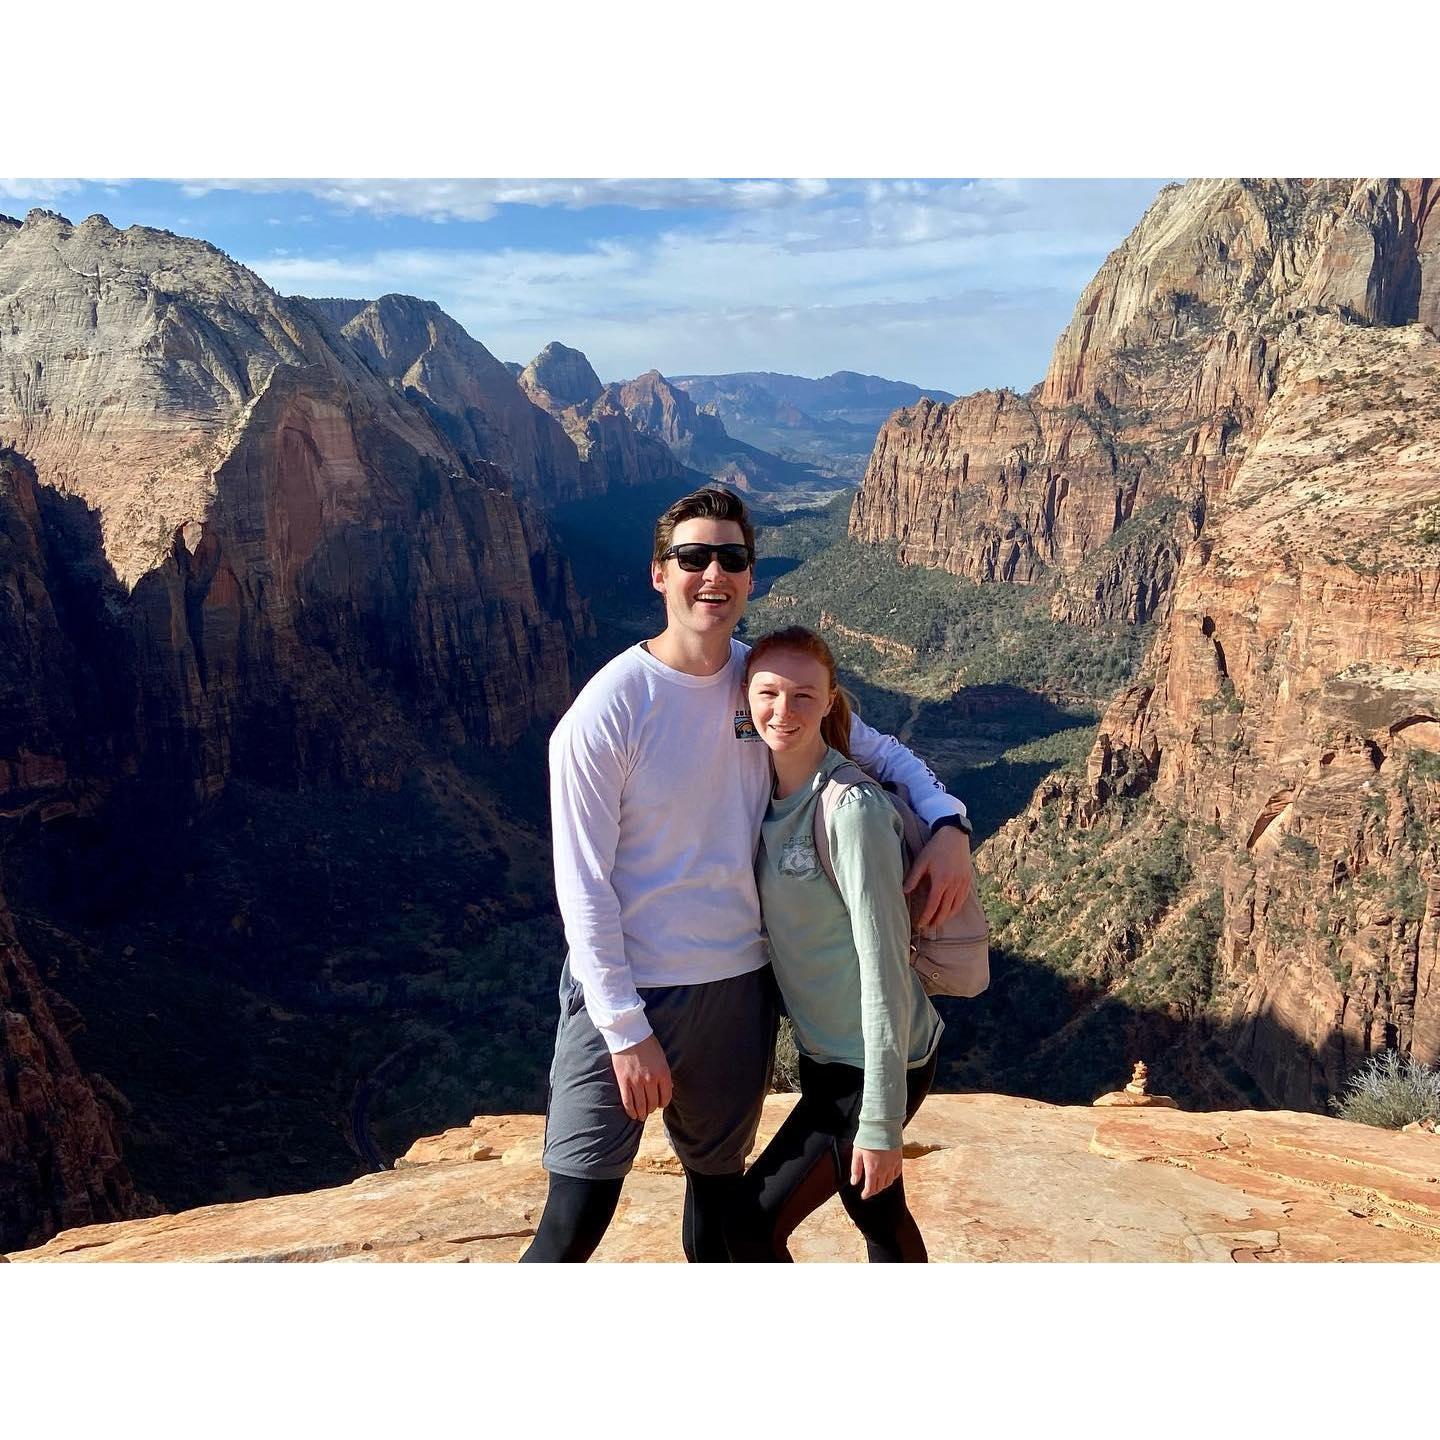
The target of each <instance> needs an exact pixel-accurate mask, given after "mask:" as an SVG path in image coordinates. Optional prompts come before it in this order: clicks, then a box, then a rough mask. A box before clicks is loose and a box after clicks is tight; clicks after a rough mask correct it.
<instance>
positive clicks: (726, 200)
mask: <svg viewBox="0 0 1440 1440" xmlns="http://www.w3.org/2000/svg"><path fill="white" fill-rule="evenodd" d="M183 188H184V190H185V192H186V193H187V194H189V195H195V196H199V195H204V194H207V193H209V192H210V191H212V190H245V191H255V192H260V193H265V194H279V193H283V192H296V193H301V194H306V195H313V196H314V197H315V198H317V199H319V200H323V201H324V202H326V203H327V204H330V205H334V206H337V207H339V208H340V209H343V210H352V211H365V212H367V213H369V214H372V215H376V216H388V215H411V216H418V217H420V218H421V219H426V220H436V221H442V220H472V221H477V220H490V219H493V218H494V216H495V215H496V213H497V212H498V209H499V207H500V206H501V205H539V206H551V205H554V206H561V207H563V208H565V209H567V210H582V209H586V208H588V207H590V206H593V205H621V206H628V207H630V208H632V209H638V210H676V209H701V208H712V209H720V210H756V209H768V208H771V207H778V206H791V205H803V204H807V203H809V202H810V201H813V200H815V199H817V198H819V197H820V196H823V195H825V194H826V193H827V192H828V190H829V189H830V186H829V185H828V183H827V182H826V181H824V180H733V181H731V180H338V179H337V180H303V179H293V180H290V179H287V180H187V181H185V182H184V186H183Z"/></svg>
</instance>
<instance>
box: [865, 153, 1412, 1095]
mask: <svg viewBox="0 0 1440 1440" xmlns="http://www.w3.org/2000/svg"><path fill="white" fill-rule="evenodd" d="M1435 197H1436V187H1435V185H1434V183H1433V182H1428V181H1366V182H1358V183H1357V182H1350V181H1344V182H1341V181H1330V182H1311V183H1302V182H1278V181H1266V182H1222V181H1203V182H1192V183H1191V184H1188V185H1186V186H1184V187H1167V189H1166V190H1165V191H1164V192H1162V194H1161V196H1160V198H1159V199H1158V200H1157V201H1156V203H1155V205H1154V206H1153V207H1152V209H1151V211H1150V212H1149V213H1148V214H1147V216H1146V217H1145V219H1144V220H1143V221H1142V222H1141V224H1140V225H1139V226H1138V227H1137V229H1136V231H1135V233H1134V234H1133V235H1132V236H1131V237H1130V239H1129V240H1127V241H1126V242H1125V244H1124V245H1123V246H1121V248H1120V249H1119V250H1117V251H1116V252H1115V253H1114V254H1113V255H1112V256H1111V257H1110V259H1109V260H1108V261H1107V262H1106V264H1105V266H1104V267H1103V268H1102V270H1101V271H1100V273H1099V275H1097V277H1096V279H1095V281H1094V282H1092V284H1091V285H1090V286H1089V287H1088V288H1087V289H1086V291H1085V293H1084V295H1083V296H1082V297H1081V301H1080V304H1079V305H1078V306H1077V309H1076V314H1075V318H1074V320H1072V322H1071V324H1070V327H1069V328H1068V329H1067V330H1066V332H1065V333H1064V335H1062V337H1061V339H1060V341H1059V343H1058V344H1057V346H1056V351H1055V358H1054V361H1053V362H1052V365H1051V368H1050V371H1049V374H1048V375H1047V377H1046V380H1045V382H1044V385H1043V386H1042V387H1041V388H1040V390H1039V391H1038V392H1037V393H1034V394H1032V395H1031V396H1029V397H1025V398H1023V399H1022V398H1020V397H1014V396H1005V395H1001V396H998V397H997V396H988V397H987V396H980V397H971V398H970V399H968V400H965V401H961V402H959V403H958V404H957V405H956V406H952V407H948V409H947V410H943V411H942V410H935V409H927V408H926V407H923V406H922V407H920V408H919V409H917V410H916V411H914V412H908V413H907V412H902V413H901V414H900V415H897V416H896V417H894V418H893V419H892V421H891V423H890V425H889V426H888V427H887V433H886V434H885V435H883V436H882V437H881V442H880V443H879V444H878V445H877V449H876V461H875V463H874V464H873V465H872V471H871V474H870V476H869V477H867V482H866V487H865V490H864V491H863V492H862V497H861V499H860V500H857V504H856V508H855V513H854V524H855V527H856V528H857V530H858V531H860V532H861V533H864V534H867V535H869V536H871V537H872V538H873V537H878V536H879V535H883V534H888V535H892V536H893V535H898V536H899V537H900V540H901V548H902V553H903V554H907V555H909V556H910V557H911V558H915V559H922V560H926V561H927V562H938V563H943V564H946V565H947V566H949V567H950V568H954V569H956V570H957V571H960V572H961V573H966V574H970V575H972V576H973V577H975V578H1004V577H1005V576H1006V575H1007V574H1008V575H1009V577H1010V578H1015V579H1030V580H1033V579H1037V578H1039V577H1040V576H1041V575H1042V574H1044V573H1045V571H1046V569H1047V567H1053V568H1056V569H1059V570H1062V571H1065V572H1068V576H1067V580H1066V584H1065V585H1062V587H1061V588H1060V589H1059V590H1058V591H1057V594H1056V598H1055V600H1054V601H1053V602H1052V603H1053V604H1054V606H1055V608H1056V613H1058V614H1062V615H1064V616H1066V617H1067V618H1072V619H1082V618H1084V612H1085V611H1086V610H1087V608H1088V609H1090V610H1091V611H1092V612H1093V611H1099V610H1102V609H1103V608H1104V607H1105V605H1106V603H1107V595H1116V594H1118V595H1121V596H1122V597H1123V598H1124V599H1125V602H1126V605H1127V607H1128V613H1129V614H1130V615H1131V617H1132V618H1141V615H1140V612H1141V611H1142V610H1144V609H1146V608H1147V607H1148V608H1149V609H1150V611H1151V613H1158V614H1160V615H1161V617H1162V624H1161V626H1160V629H1159V632H1158V634H1157V638H1156V641H1155V644H1154V647H1153V649H1152V652H1151V654H1150V656H1149V658H1148V660H1147V662H1146V666H1145V670H1144V673H1143V674H1142V676H1141V677H1140V680H1139V681H1138V682H1137V684H1136V685H1135V686H1133V687H1132V688H1131V689H1129V690H1127V691H1126V692H1125V693H1123V694H1121V695H1120V696H1119V697H1117V698H1116V700H1115V702H1114V703H1113V704H1112V706H1111V707H1110V710H1109V712H1108V714H1107V715H1106V716H1105V718H1104V720H1103V722H1102V724H1101V726H1100V733H1099V736H1098V739H1097V742H1096V745H1095V749H1094V751H1093V752H1092V754H1091V756H1090V759H1089V762H1088V766H1087V770H1086V773H1085V775H1084V776H1083V777H1072V778H1068V779H1062V780H1060V781H1053V780H1052V781H1048V782H1046V783H1045V784H1044V785H1042V787H1041V789H1040V790H1039V791H1037V793H1036V796H1035V798H1034V800H1033V801H1032V803H1031V806H1030V809H1029V811H1028V812H1027V813H1026V814H1025V815H1024V816H1022V817H1020V818H1019V819H1018V820H1016V821H1015V822H1013V823H1012V824H1011V826H1009V827H1007V829H1006V830H1005V831H1003V832H1001V834H1000V835H999V836H997V837H996V838H995V840H994V841H993V842H991V844H990V845H988V846H987V847H986V849H985V851H984V852H982V856H983V862H982V863H983V865H984V868H986V869H987V870H989V872H990V873H991V875H992V876H993V877H994V879H995V881H996V882H997V883H998V885H999V887H1000V891H1001V893H1002V895H1003V896H1004V898H1005V900H1006V901H1007V902H1008V903H1011V904H1014V905H1017V906H1020V907H1022V908H1023V909H1024V910H1025V912H1026V917H1027V918H1026V919H1025V920H1024V922H1023V925H1022V928H1023V929H1024V936H1023V937H1020V936H1019V932H1018V931H1016V932H1012V933H1011V936H1010V940H1011V943H1014V944H1016V945H1017V946H1018V948H1019V949H1020V950H1022V951H1024V952H1025V953H1034V954H1037V955H1041V956H1046V957H1048V959H1049V963H1052V964H1055V963H1060V964H1062V965H1072V966H1078V967H1079V969H1080V971H1081V972H1083V973H1084V974H1085V975H1086V976H1087V978H1088V979H1089V981H1090V982H1091V983H1093V984H1096V985H1098V986H1101V987H1102V988H1103V987H1110V988H1111V990H1112V991H1113V993H1115V994H1117V995H1119V996H1121V997H1122V998H1125V999H1126V1000H1127V1001H1128V1002H1129V1003H1131V1004H1136V1003H1141V1002H1143V1003H1147V1004H1150V1005H1153V1006H1159V1007H1161V1008H1164V1007H1169V1009H1170V1011H1171V1013H1172V1014H1175V1015H1177V1016H1179V1017H1182V1018H1189V1019H1193V1020H1195V1021H1198V1022H1199V1023H1200V1024H1201V1026H1202V1028H1204V1029H1206V1030H1208V1031H1213V1033H1214V1035H1215V1036H1216V1037H1218V1038H1219V1039H1220V1041H1221V1042H1222V1044H1223V1048H1224V1051H1225V1053H1226V1054H1227V1055H1228V1056H1229V1057H1230V1059H1231V1061H1233V1062H1236V1063H1238V1064H1239V1065H1240V1067H1241V1068H1242V1070H1243V1071H1244V1073H1245V1075H1246V1076H1247V1077H1248V1079H1249V1081H1251V1082H1253V1083H1254V1084H1255V1085H1256V1086H1257V1087H1258V1090H1259V1093H1260V1094H1261V1095H1263V1096H1264V1097H1265V1099H1266V1100H1267V1101H1268V1102H1269V1103H1273V1104H1279V1105H1286V1106H1290V1107H1297V1108H1308V1107H1319V1106H1322V1105H1323V1104H1324V1103H1325V1100H1326V1098H1327V1097H1328V1096H1330V1095H1333V1094H1335V1093H1337V1092H1338V1091H1339V1090H1340V1088H1341V1087H1342V1086H1343V1082H1344V1078H1345V1076H1346V1074H1347V1073H1348V1072H1349V1071H1350V1070H1351V1069H1353V1068H1354V1067H1355V1066H1356V1065H1358V1064H1359V1063H1360V1062H1361V1061H1363V1060H1364V1059H1365V1058H1366V1057H1367V1056H1368V1055H1369V1054H1371V1053H1373V1052H1374V1051H1375V1050H1376V1049H1378V1048H1381V1047H1383V1046H1387V1045H1388V1046H1398V1047H1399V1048H1401V1049H1402V1050H1404V1051H1407V1052H1409V1053H1411V1054H1413V1055H1415V1056H1416V1058H1418V1059H1420V1060H1423V1061H1425V1062H1426V1063H1432V1064H1433V1063H1434V1062H1435V1061H1436V1060H1437V1059H1440V755H1437V753H1436V752H1437V751H1440V620H1437V615H1440V611H1437V605H1436V602H1437V599H1440V501H1437V495H1440V491H1437V479H1440V342H1437V338H1436V334H1435V328H1434V327H1435V326H1436V324H1437V320H1440V316H1437V311H1436V308H1435V302H1436V295H1437V293H1440V221H1437V220H1436V218H1435V209H1434V202H1435ZM982 420H983V421H984V422H985V423H983V424H982V423H981V422H982ZM1081 435H1083V436H1084V437H1086V443H1085V444H1084V445H1083V446H1078V445H1077V444H1076V443H1075V442H1076V438H1077V436H1081ZM907 436H908V437H910V438H909V439H907ZM1162 500H1163V502H1164V503H1161V502H1162ZM1112 505H1113V522H1107V521H1106V519H1105V512H1106V511H1107V509H1108V508H1109V507H1111V506H1112ZM1147 505H1148V506H1149V508H1150V511H1151V515H1150V519H1151V520H1153V521H1155V523H1154V524H1153V525H1152V526H1151V530H1152V537H1153V538H1152V540H1151V541H1150V542H1144V543H1141V544H1140V545H1139V546H1138V547H1135V548H1134V550H1133V551H1132V555H1133V557H1134V558H1133V560H1132V563H1131V564H1130V565H1129V566H1128V567H1124V569H1125V572H1126V573H1124V574H1121V573H1119V572H1118V571H1112V572H1110V573H1111V580H1110V582H1108V584H1102V585H1098V586H1096V588H1095V589H1094V590H1093V592H1092V600H1091V601H1090V602H1089V604H1088V606H1087V602H1086V596H1085V594H1084V592H1083V587H1082V588H1081V589H1080V590H1077V587H1076V585H1075V584H1074V581H1075V578H1076V577H1086V578H1085V582H1084V583H1085V584H1086V585H1095V581H1096V575H1097V573H1100V572H1097V571H1096V570H1095V569H1094V568H1093V567H1094V566H1095V565H1096V562H1097V557H1098V559H1099V560H1100V561H1101V562H1102V563H1103V562H1104V561H1105V558H1106V547H1107V546H1109V547H1110V548H1111V553H1112V554H1113V553H1114V549H1115V541H1116V540H1120V541H1122V542H1123V541H1124V540H1125V536H1124V535H1122V534H1121V531H1122V529H1123V528H1124V526H1125V522H1126V520H1127V518H1128V519H1129V520H1130V521H1131V525H1132V528H1131V531H1130V534H1131V535H1133V534H1134V533H1135V530H1136V528H1137V527H1136V524H1135V522H1136V521H1137V520H1140V519H1143V518H1144V517H1143V515H1142V512H1143V511H1144V510H1145V509H1146V507H1147ZM1167 510H1168V512H1169V514H1168V516H1167ZM1107 524H1109V525H1110V529H1109V531H1108V533H1107V528H1106V527H1107ZM1001 529H1005V534H1004V535H1003V536H999V541H1000V543H999V548H998V550H997V549H996V547H995V543H994V542H995V541H996V539H997V535H998V532H999V531H1000V530H1001ZM1147 554H1148V556H1149V559H1148V560H1147V559H1145V556H1146V555H1147ZM991 557H993V558H991ZM1142 561H1143V563H1142ZM1157 562H1158V568H1157ZM1087 567H1088V568H1087ZM1167 574H1173V579H1168V580H1167V579H1165V578H1164V577H1165V576H1166V575H1167ZM1145 576H1148V580H1145V582H1144V584H1142V585H1140V586H1139V589H1138V590H1137V577H1145ZM1140 590H1143V591H1144V593H1145V597H1146V598H1144V600H1143V603H1142V602H1137V600H1136V596H1137V594H1138V593H1139V591H1140ZM1177 825H1178V826H1179V827H1180V828H1181V830H1183V837H1182V839H1180V840H1179V841H1176V840H1175V837H1176V835H1177V834H1178V833H1179V832H1178V831H1177V830H1176V828H1175V827H1176V826H1177ZM1162 835H1166V836H1168V837H1169V840H1167V842H1166V843H1167V844H1169V843H1170V842H1172V841H1173V842H1175V855H1176V861H1175V866H1174V875H1173V876H1172V877H1171V878H1172V879H1173V882H1174V883H1173V885H1171V886H1170V887H1169V888H1168V890H1167V888H1166V886H1164V885H1161V884H1158V883H1156V884H1154V885H1151V886H1150V892H1149V893H1150V899H1149V900H1146V901H1144V903H1141V902H1140V901H1136V902H1135V904H1133V905H1131V904H1129V901H1128V900H1127V902H1126V904H1125V905H1117V903H1116V895H1117V890H1116V888H1115V887H1116V886H1119V887H1120V889H1122V890H1123V888H1124V885H1123V883H1122V881H1121V878H1120V877H1122V876H1123V875H1126V874H1130V875H1134V874H1138V872H1137V871H1136V870H1135V869H1134V864H1135V863H1138V861H1137V860H1136V857H1137V856H1139V855H1140V853H1141V852H1142V851H1143V850H1144V848H1145V847H1146V846H1147V845H1149V846H1151V847H1152V848H1153V847H1154V846H1156V845H1157V844H1159V842H1160V837H1161V836H1162ZM1082 874H1083V876H1085V877H1088V878H1087V879H1085V880H1084V883H1078V882H1077V880H1076V878H1075V877H1076V876H1080V875H1082ZM1132 889H1133V887H1132ZM1132 898H1133V897H1132ZM1097 906H1098V907H1099V908H1096V907H1097ZM1127 907H1128V908H1127ZM1122 912H1123V917H1124V918H1122ZM1212 917H1213V923H1212ZM1017 937H1019V938H1017ZM1001 939H1002V943H1004V942H1005V937H1004V935H1002V937H1001Z"/></svg>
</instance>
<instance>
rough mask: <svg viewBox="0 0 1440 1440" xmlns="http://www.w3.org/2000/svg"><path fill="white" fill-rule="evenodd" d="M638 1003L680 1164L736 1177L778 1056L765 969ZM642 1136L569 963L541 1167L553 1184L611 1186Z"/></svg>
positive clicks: (770, 981)
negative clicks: (577, 1181)
mask: <svg viewBox="0 0 1440 1440" xmlns="http://www.w3.org/2000/svg"><path fill="white" fill-rule="evenodd" d="M640 998H641V999H642V1000H643V1001H644V1002H645V1018H646V1019H647V1020H648V1021H649V1022H650V1028H651V1029H652V1030H653V1031H654V1032H655V1038H656V1039H657V1040H659V1042H660V1048H661V1049H662V1050H664V1052H665V1059H666V1061H667V1063H668V1064H669V1066H670V1078H671V1080H672V1081H673V1083H674V1095H673V1096H672V1098H671V1101H670V1103H669V1105H667V1106H666V1107H665V1133H666V1134H667V1135H668V1136H669V1138H670V1143H671V1145H673V1146H674V1147H675V1153H676V1154H677V1155H678V1156H679V1157H680V1162H681V1164H683V1165H684V1166H685V1167H686V1168H687V1169H690V1170H694V1171H696V1172H697V1173H699V1174H701V1175H733V1174H738V1173H739V1172H740V1171H741V1170H743V1169H744V1168H745V1156H746V1155H747V1154H749V1152H750V1147H751V1146H752V1145H753V1144H754V1143H755V1131H756V1129H757V1128H758V1127H759V1124H760V1108H761V1106H762V1105H763V1104H764V1101H765V1092H766V1090H767V1089H768V1088H769V1084H770V1066H771V1062H772V1060H773V1058H774V1054H775V1028H776V1025H777V1023H778V1015H779V1008H778V1004H777V1000H776V991H775V981H774V978H773V976H772V975H771V972H770V967H769V966H768V965H765V966H762V967H761V968H760V969H759V970H752V971H751V972H750V973H749V974H747V975H736V976H734V977H733V978H731V979H729V980H712V981H709V982H707V983H706V984H703V985H663V986H654V987H648V988H646V989H643V990H641V991H640ZM644 1128H645V1127H644V1125H643V1124H641V1123H640V1122H639V1121H637V1120H632V1119H631V1118H630V1117H629V1116H628V1115H627V1114H626V1113H625V1107H624V1106H623V1105H621V1103H620V1086H619V1084H618V1082H617V1081H616V1079H615V1070H614V1067H613V1066H612V1065H611V1063H610V1051H609V1050H608V1049H607V1047H606V1045H605V1040H604V1037H603V1036H602V1035H601V1034H600V1032H599V1031H598V1030H597V1029H596V1028H595V1026H594V1024H593V1023H592V1022H591V1020H590V1016H589V1015H588V1014H587V1013H586V1010H585V993H584V991H583V990H582V989H581V988H580V984H579V982H578V981H576V980H574V979H572V978H571V975H570V962H569V960H568V959H567V960H566V962H565V968H564V969H563V970H562V971H561V972H560V1026H559V1029H558V1030H557V1031H556V1034H555V1059H554V1061H553V1062H552V1064H551V1066H550V1100H549V1103H548V1105H547V1106H546V1109H545V1153H544V1156H543V1164H544V1166H545V1168H546V1169H547V1170H550V1171H553V1172H554V1173H555V1174H557V1175H575V1176H579V1177H581V1178H582V1179H586V1180H614V1179H618V1178H619V1177H620V1176H622V1175H624V1174H626V1173H628V1171H629V1169H630V1166H631V1165H632V1164H633V1163H634V1161H635V1153H636V1151H637V1150H639V1148H640V1134H641V1131H642V1130H643V1129H644Z"/></svg>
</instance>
